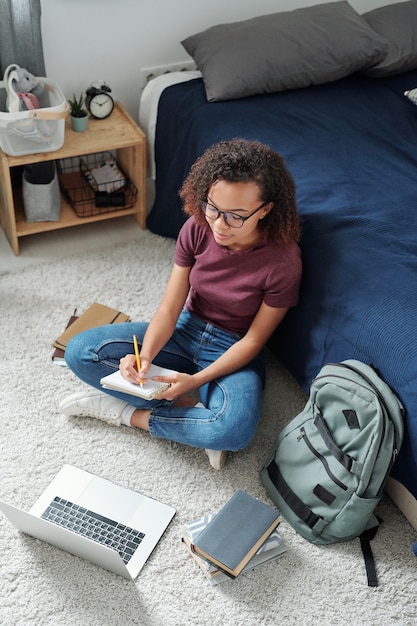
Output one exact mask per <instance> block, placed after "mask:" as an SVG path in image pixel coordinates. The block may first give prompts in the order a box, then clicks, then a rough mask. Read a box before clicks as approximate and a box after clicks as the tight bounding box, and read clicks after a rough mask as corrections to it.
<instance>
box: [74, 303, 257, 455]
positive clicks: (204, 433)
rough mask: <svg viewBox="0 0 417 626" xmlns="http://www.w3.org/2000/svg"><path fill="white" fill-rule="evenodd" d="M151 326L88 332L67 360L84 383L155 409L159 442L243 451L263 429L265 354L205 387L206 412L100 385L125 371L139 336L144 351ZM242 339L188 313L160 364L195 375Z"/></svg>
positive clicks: (153, 422)
mask: <svg viewBox="0 0 417 626" xmlns="http://www.w3.org/2000/svg"><path fill="white" fill-rule="evenodd" d="M146 328H147V323H146V322H126V323H122V324H111V325H108V326H101V327H99V328H93V329H91V330H87V331H85V332H83V333H80V334H79V335H76V336H75V337H73V338H72V339H71V341H70V342H69V343H68V346H67V349H66V350H65V360H66V362H67V364H68V366H69V367H70V369H71V370H72V371H73V372H74V373H75V374H76V375H77V376H78V377H79V378H80V379H81V380H83V381H84V382H86V383H87V384H89V385H91V386H92V387H95V388H96V389H100V390H101V391H105V393H107V394H109V395H112V396H115V397H116V398H120V399H121V400H124V401H126V402H128V403H129V404H131V405H133V406H135V407H137V408H138V409H151V414H150V418H149V432H150V434H151V435H153V436H155V437H160V438H162V439H168V440H170V441H177V442H179V443H183V444H186V445H189V446H195V447H198V448H211V449H213V450H232V451H235V450H240V449H242V448H244V447H246V446H247V445H248V443H249V441H250V440H251V439H252V437H253V435H254V433H255V430H256V428H257V425H258V422H259V419H260V415H261V408H262V390H263V387H264V383H265V362H264V354H263V351H262V352H261V354H260V355H259V356H258V357H257V358H256V359H254V360H253V361H252V362H251V363H249V364H248V365H247V366H246V367H244V368H242V369H240V370H238V371H237V372H234V373H233V374H228V375H227V376H223V377H221V378H219V379H217V380H215V381H212V382H210V383H207V384H205V385H203V386H202V387H201V388H200V389H199V392H200V398H201V401H202V403H203V404H204V407H205V408H200V407H176V406H173V403H172V401H168V400H151V401H148V400H143V399H142V398H139V397H136V396H132V395H130V394H123V393H119V392H117V391H112V390H109V389H106V390H104V389H103V388H102V387H101V385H100V379H101V378H102V377H103V376H106V375H107V374H111V373H112V372H114V371H115V370H117V369H118V368H119V361H120V359H121V357H123V356H125V355H126V354H128V353H133V352H134V348H133V334H136V336H137V339H138V343H139V345H141V343H142V339H143V336H144V334H145V331H146ZM238 339H239V335H236V334H234V333H230V332H228V331H225V330H222V329H220V328H217V327H216V326H213V325H212V324H208V323H206V322H204V321H203V320H201V319H199V318H198V317H196V316H194V315H191V314H190V313H189V312H188V311H187V310H185V309H184V310H183V311H182V313H181V315H180V317H179V319H178V322H177V326H176V329H175V331H174V333H173V335H172V337H171V339H170V340H169V341H168V342H167V343H166V345H165V346H164V348H163V349H162V350H161V352H160V353H159V354H158V355H157V356H156V358H155V359H154V362H155V363H156V364H157V365H161V366H162V367H169V368H171V369H175V370H178V371H181V372H187V373H189V374H193V373H195V372H197V371H200V370H202V369H203V368H205V367H207V366H208V365H209V364H210V363H212V362H213V361H215V360H216V359H217V358H218V357H219V356H220V355H221V354H223V353H224V352H225V351H226V350H227V349H228V348H229V347H230V346H231V345H232V344H234V343H235V342H236V341H237V340H238Z"/></svg>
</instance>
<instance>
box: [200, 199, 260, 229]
mask: <svg viewBox="0 0 417 626" xmlns="http://www.w3.org/2000/svg"><path fill="white" fill-rule="evenodd" d="M267 204H268V203H267V202H264V203H263V204H261V206H260V207H258V208H257V209H255V211H253V213H251V214H250V215H245V217H243V216H242V215H238V214H237V213H230V211H220V209H218V208H217V207H216V206H214V204H211V202H202V203H201V210H202V211H203V213H204V215H205V216H206V217H208V219H209V220H217V219H218V218H219V217H220V215H221V216H222V217H223V219H224V221H225V222H226V224H227V225H228V226H230V227H231V228H242V226H243V224H244V223H245V222H246V220H248V219H249V218H250V217H252V215H255V213H257V212H258V211H260V210H261V209H263V208H264V206H265V205H267Z"/></svg>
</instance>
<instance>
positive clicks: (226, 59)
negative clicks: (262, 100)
mask: <svg viewBox="0 0 417 626" xmlns="http://www.w3.org/2000/svg"><path fill="white" fill-rule="evenodd" d="M181 43H182V45H183V47H184V48H185V50H186V51H187V52H188V54H189V55H190V56H192V57H193V59H194V61H195V63H196V65H197V67H198V69H199V70H200V71H201V72H202V74H203V80H204V85H205V88H206V94H207V99H208V100H209V101H210V102H213V101H216V100H229V99H232V98H243V97H245V96H251V95H253V94H262V93H271V92H275V91H283V90H286V89H295V88H297V87H306V86H308V85H317V84H320V83H325V82H330V81H333V80H337V79H339V78H343V77H344V76H347V75H348V74H351V73H353V72H356V71H358V70H361V69H363V68H366V67H370V66H371V65H374V64H375V63H376V62H377V61H380V60H381V59H382V58H383V57H384V56H385V54H386V52H387V48H388V44H387V42H386V40H385V39H384V38H382V37H381V36H380V35H378V34H377V33H376V32H375V31H373V30H372V29H371V28H370V27H369V26H368V24H367V22H366V21H365V20H364V19H363V18H362V17H361V16H360V15H359V14H358V13H357V12H356V11H355V10H354V9H353V8H352V7H351V6H350V5H349V3H348V2H345V1H344V0H343V1H341V2H330V3H327V4H320V5H315V6H311V7H306V8H303V9H296V10H294V11H286V12H283V13H273V14H272V15H263V16H260V17H255V18H253V19H250V20H245V21H242V22H234V23H231V24H219V25H217V26H213V27H211V28H209V29H208V30H206V31H204V32H201V33H198V34H196V35H192V36H191V37H188V38H187V39H185V40H184V41H182V42H181Z"/></svg>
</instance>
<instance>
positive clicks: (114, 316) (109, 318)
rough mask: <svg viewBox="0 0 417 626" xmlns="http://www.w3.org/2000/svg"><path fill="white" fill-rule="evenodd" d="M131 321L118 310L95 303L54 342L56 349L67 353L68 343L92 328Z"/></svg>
mask: <svg viewBox="0 0 417 626" xmlns="http://www.w3.org/2000/svg"><path fill="white" fill-rule="evenodd" d="M127 321H129V316H128V315H126V314H125V313H122V312H121V311H118V310H117V309H112V308H110V307H108V306H106V305H105V304H99V303H98V302H93V304H92V305H91V306H89V307H88V309H86V311H84V313H82V314H81V315H80V316H79V317H78V318H77V319H76V320H75V321H74V322H73V323H72V324H70V325H69V326H67V328H66V329H65V330H64V332H63V333H62V334H61V335H60V336H59V337H57V339H55V341H54V342H53V344H52V345H53V347H54V348H60V349H61V350H64V351H65V348H66V347H67V344H68V341H69V340H70V339H71V338H72V337H74V336H75V335H78V333H81V332H82V331H84V330H88V329H90V328H96V327H97V326H104V325H105V324H118V323H120V322H127Z"/></svg>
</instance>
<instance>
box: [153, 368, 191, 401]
mask: <svg viewBox="0 0 417 626" xmlns="http://www.w3.org/2000/svg"><path fill="white" fill-rule="evenodd" d="M152 380H156V381H157V382H162V383H170V385H171V386H170V387H169V389H166V390H165V391H163V392H162V393H161V394H159V396H158V398H163V399H164V400H175V398H178V397H179V396H182V395H184V394H187V393H189V392H190V391H192V390H193V389H195V388H196V385H195V384H194V381H193V376H192V375H191V374H184V373H182V372H178V373H176V374H170V375H169V376H153V377H152Z"/></svg>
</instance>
